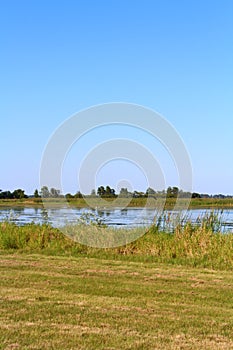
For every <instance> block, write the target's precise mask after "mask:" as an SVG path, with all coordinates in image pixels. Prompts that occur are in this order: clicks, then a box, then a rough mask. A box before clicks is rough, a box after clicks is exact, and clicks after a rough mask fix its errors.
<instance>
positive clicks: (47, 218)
mask: <svg viewBox="0 0 233 350" xmlns="http://www.w3.org/2000/svg"><path fill="white" fill-rule="evenodd" d="M211 212H212V210H211V209H191V210H187V211H186V212H185V213H179V217H184V221H185V220H190V221H192V222H193V223H197V222H198V220H199V219H201V218H202V217H204V216H205V215H207V214H209V213H211ZM171 213H173V212H171V211H168V210H167V211H166V210H165V211H164V214H165V215H166V216H167V217H168V216H169V215H171ZM216 213H218V214H219V217H220V220H221V231H223V232H232V233H233V209H225V210H223V211H222V212H221V211H220V210H218V211H216ZM159 215H160V213H158V212H156V210H155V209H148V208H147V209H146V208H124V209H120V208H111V209H95V210H91V209H87V208H81V209H80V208H70V207H63V208H50V209H44V208H34V207H14V208H9V207H2V208H0V221H4V220H8V221H11V222H14V223H16V224H17V225H25V224H27V223H31V222H34V223H37V224H43V223H49V224H51V225H52V226H54V227H61V226H64V225H66V224H75V223H78V222H80V220H82V219H83V220H86V219H91V220H94V221H96V220H100V221H101V222H102V223H105V224H106V225H108V226H112V227H128V228H130V227H135V226H149V225H151V224H152V223H153V222H154V221H155V220H157V219H158V217H159ZM162 224H163V220H162Z"/></svg>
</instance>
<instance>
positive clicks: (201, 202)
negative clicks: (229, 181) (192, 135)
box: [0, 198, 233, 209]
mask: <svg viewBox="0 0 233 350" xmlns="http://www.w3.org/2000/svg"><path fill="white" fill-rule="evenodd" d="M44 201H45V203H46V205H47V206H51V207H57V206H59V205H64V199H59V198H58V199H54V198H48V199H44ZM68 203H69V205H70V206H71V207H72V206H73V207H76V208H86V207H88V206H90V205H91V207H93V208H96V207H103V206H104V207H108V206H109V207H112V206H113V205H115V204H114V199H112V198H104V203H103V202H102V203H101V202H100V199H99V198H88V203H87V201H86V200H85V199H84V198H77V199H71V200H69V201H68ZM117 203H118V206H122V207H125V206H129V207H144V206H147V207H149V208H161V207H164V208H165V209H172V208H173V207H174V205H175V204H176V199H174V198H168V199H167V200H166V202H165V203H164V199H159V198H158V199H157V200H155V199H154V198H132V199H131V200H129V199H128V198H121V199H120V198H119V199H118V202H117ZM164 204H165V205H164ZM179 205H180V206H181V207H186V206H187V205H188V206H189V208H190V209H192V208H193V209H195V208H215V209H224V208H232V207H233V198H224V199H218V198H200V199H199V198H193V199H191V201H189V199H185V198H182V199H179ZM5 206H8V207H15V206H32V207H42V201H41V199H33V198H28V199H21V200H19V199H1V200H0V207H5Z"/></svg>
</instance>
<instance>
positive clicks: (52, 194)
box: [50, 187, 60, 198]
mask: <svg viewBox="0 0 233 350" xmlns="http://www.w3.org/2000/svg"><path fill="white" fill-rule="evenodd" d="M59 196H60V190H57V189H56V188H53V187H52V188H51V189H50V197H52V198H58V197H59Z"/></svg>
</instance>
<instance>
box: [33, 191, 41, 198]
mask: <svg viewBox="0 0 233 350" xmlns="http://www.w3.org/2000/svg"><path fill="white" fill-rule="evenodd" d="M34 197H35V198H39V197H40V196H39V192H38V189H35V192H34Z"/></svg>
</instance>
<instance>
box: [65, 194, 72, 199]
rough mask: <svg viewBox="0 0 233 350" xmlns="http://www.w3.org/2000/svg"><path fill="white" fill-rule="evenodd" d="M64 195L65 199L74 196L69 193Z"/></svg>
mask: <svg viewBox="0 0 233 350" xmlns="http://www.w3.org/2000/svg"><path fill="white" fill-rule="evenodd" d="M65 197H66V199H67V200H69V199H72V198H74V196H73V195H72V194H71V193H67V194H66V195H65Z"/></svg>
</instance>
